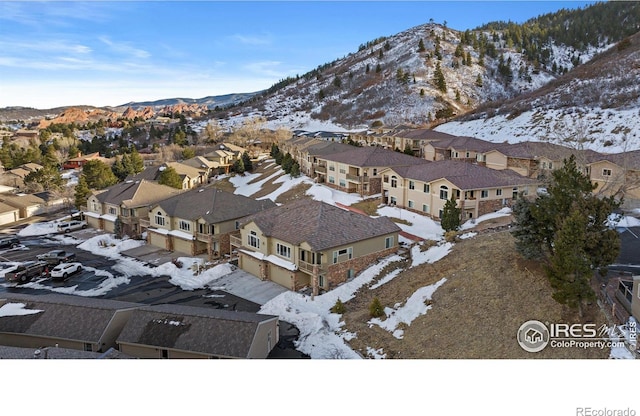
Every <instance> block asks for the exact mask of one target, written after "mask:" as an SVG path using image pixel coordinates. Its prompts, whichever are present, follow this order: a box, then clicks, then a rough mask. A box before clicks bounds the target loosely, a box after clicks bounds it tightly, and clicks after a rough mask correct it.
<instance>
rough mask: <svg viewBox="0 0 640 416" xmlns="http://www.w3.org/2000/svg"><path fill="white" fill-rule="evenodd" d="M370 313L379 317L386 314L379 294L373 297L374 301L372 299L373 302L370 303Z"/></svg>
mask: <svg viewBox="0 0 640 416" xmlns="http://www.w3.org/2000/svg"><path fill="white" fill-rule="evenodd" d="M369 315H370V316H371V317H372V318H379V317H381V316H383V315H384V308H383V307H382V304H381V303H380V299H378V297H377V296H376V297H375V298H373V301H371V304H370V305H369Z"/></svg>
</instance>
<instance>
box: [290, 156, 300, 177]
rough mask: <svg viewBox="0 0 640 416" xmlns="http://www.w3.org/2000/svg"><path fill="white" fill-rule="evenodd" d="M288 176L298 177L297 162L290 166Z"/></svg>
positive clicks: (298, 166)
mask: <svg viewBox="0 0 640 416" xmlns="http://www.w3.org/2000/svg"><path fill="white" fill-rule="evenodd" d="M289 175H291V177H292V178H297V177H298V176H300V164H299V163H298V161H297V160H296V161H294V162H293V163H292V164H291V171H290V172H289Z"/></svg>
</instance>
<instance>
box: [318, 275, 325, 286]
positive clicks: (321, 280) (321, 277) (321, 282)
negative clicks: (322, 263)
mask: <svg viewBox="0 0 640 416" xmlns="http://www.w3.org/2000/svg"><path fill="white" fill-rule="evenodd" d="M318 286H320V287H324V276H323V275H320V276H318Z"/></svg>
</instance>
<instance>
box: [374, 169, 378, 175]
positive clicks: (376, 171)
mask: <svg viewBox="0 0 640 416" xmlns="http://www.w3.org/2000/svg"><path fill="white" fill-rule="evenodd" d="M373 176H378V168H373Z"/></svg>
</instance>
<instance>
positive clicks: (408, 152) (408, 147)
mask: <svg viewBox="0 0 640 416" xmlns="http://www.w3.org/2000/svg"><path fill="white" fill-rule="evenodd" d="M402 153H404V154H405V155H409V156H414V154H413V149H412V148H411V145H410V144H409V143H407V144H406V146H405V147H404V151H403V152H402Z"/></svg>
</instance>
